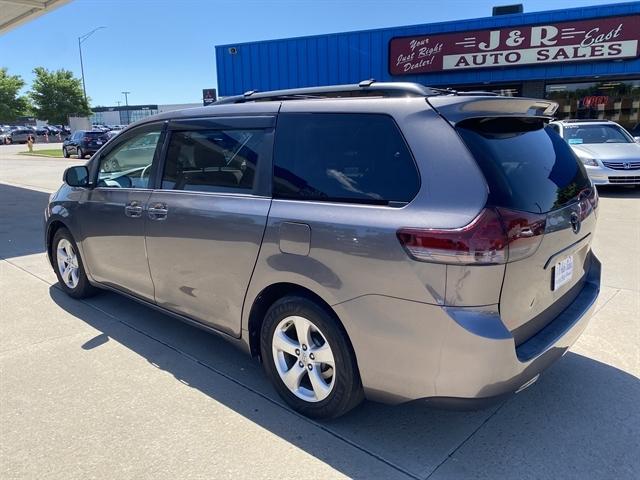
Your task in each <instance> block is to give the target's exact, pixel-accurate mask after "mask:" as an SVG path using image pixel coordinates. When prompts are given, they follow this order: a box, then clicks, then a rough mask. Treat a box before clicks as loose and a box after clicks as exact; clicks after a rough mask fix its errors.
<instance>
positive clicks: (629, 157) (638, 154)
mask: <svg viewBox="0 0 640 480" xmlns="http://www.w3.org/2000/svg"><path fill="white" fill-rule="evenodd" d="M550 126H551V128H553V129H555V130H556V131H557V132H558V133H559V134H560V136H561V137H562V138H564V139H565V140H566V141H567V143H568V144H569V145H570V146H571V149H572V150H573V151H574V153H575V154H576V155H577V156H578V158H579V159H580V160H581V161H582V163H583V164H584V165H585V167H586V170H587V173H588V174H589V177H590V178H591V180H592V181H593V183H594V184H595V185H640V144H639V143H637V142H636V141H635V139H634V138H633V137H632V136H631V135H630V134H629V132H627V131H626V130H625V129H624V128H622V127H621V126H620V125H618V124H617V123H615V122H612V121H610V120H560V121H556V122H552V123H551V124H550Z"/></svg>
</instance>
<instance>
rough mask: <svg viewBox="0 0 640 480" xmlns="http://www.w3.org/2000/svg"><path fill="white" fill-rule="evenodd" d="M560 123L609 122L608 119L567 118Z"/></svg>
mask: <svg viewBox="0 0 640 480" xmlns="http://www.w3.org/2000/svg"><path fill="white" fill-rule="evenodd" d="M560 121H561V122H564V123H588V122H598V123H606V122H611V120H609V119H608V118H567V119H566V120H560Z"/></svg>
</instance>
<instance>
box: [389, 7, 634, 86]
mask: <svg viewBox="0 0 640 480" xmlns="http://www.w3.org/2000/svg"><path fill="white" fill-rule="evenodd" d="M638 43H640V15H632V16H626V17H609V18H599V19H595V20H584V21H578V22H563V23H553V24H547V25H535V26H518V27H506V28H500V29H494V30H478V31H467V32H458V33H445V34H436V35H422V36H414V37H399V38H393V39H391V43H390V45H389V71H390V73H391V74H392V75H414V74H418V73H430V72H441V71H455V70H467V69H473V68H491V67H512V66H519V65H532V64H535V65H541V64H548V63H565V62H579V61H586V60H590V61H596V60H613V59H621V58H633V57H637V56H638Z"/></svg>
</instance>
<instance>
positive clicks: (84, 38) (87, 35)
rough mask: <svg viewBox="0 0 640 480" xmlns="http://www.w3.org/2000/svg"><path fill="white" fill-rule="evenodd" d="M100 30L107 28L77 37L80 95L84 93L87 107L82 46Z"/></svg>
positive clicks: (98, 28)
mask: <svg viewBox="0 0 640 480" xmlns="http://www.w3.org/2000/svg"><path fill="white" fill-rule="evenodd" d="M101 28H107V27H97V28H94V29H93V30H91V31H90V32H89V33H85V34H84V35H80V36H79V37H78V51H79V52H80V72H81V73H82V93H84V103H86V104H87V105H89V103H88V101H87V87H86V85H85V83H84V63H83V61H82V44H83V42H84V41H85V40H86V39H87V38H89V37H90V36H91V35H93V34H94V33H95V32H97V31H98V30H100V29H101Z"/></svg>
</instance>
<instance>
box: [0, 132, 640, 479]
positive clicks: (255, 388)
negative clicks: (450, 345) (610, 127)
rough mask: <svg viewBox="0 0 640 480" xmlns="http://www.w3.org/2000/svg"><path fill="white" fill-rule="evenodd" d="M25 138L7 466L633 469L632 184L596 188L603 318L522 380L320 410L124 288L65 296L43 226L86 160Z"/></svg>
mask: <svg viewBox="0 0 640 480" xmlns="http://www.w3.org/2000/svg"><path fill="white" fill-rule="evenodd" d="M54 145H55V144H48V145H46V148H54ZM24 149H25V148H24V146H5V147H3V146H0V478H3V479H14V478H20V479H25V478H41V479H45V478H46V479H48V478H56V479H58V478H59V479H71V478H83V479H84V478H153V479H160V478H167V479H174V478H252V479H254V478H276V477H277V478H283V479H288V478H297V479H300V478H304V479H309V478H314V479H320V478H323V479H324V478H343V477H351V478H381V479H382V478H384V479H392V478H405V479H407V478H413V479H427V478H429V479H445V478H455V479H457V478H478V479H479V478H486V479H496V478H518V479H528V478H531V479H540V478H564V479H569V478H576V479H585V478H594V479H602V478H616V479H626V478H628V479H637V478H638V475H639V474H638V472H640V407H639V405H640V380H639V377H640V189H624V188H623V189H602V190H600V195H601V201H600V211H599V220H598V221H599V224H598V232H597V234H596V238H595V243H594V249H595V251H596V254H597V255H598V256H599V258H600V260H601V261H602V263H603V288H602V291H601V295H600V298H599V301H598V306H597V311H596V314H595V316H594V317H593V319H592V321H591V323H590V325H589V327H588V329H587V330H586V332H585V333H584V335H583V336H582V337H581V338H580V340H579V341H578V343H577V344H576V345H575V346H574V347H573V348H572V349H571V351H570V352H569V353H568V354H567V355H566V356H565V357H564V358H563V359H562V360H561V361H559V362H558V363H557V364H556V365H555V366H554V367H553V368H551V369H550V370H549V371H547V372H546V373H545V374H544V375H542V377H541V378H540V380H539V381H538V382H537V383H536V384H534V385H533V386H532V387H530V388H528V389H527V390H525V391H523V392H522V393H520V394H518V395H516V396H514V397H511V398H509V399H508V400H506V401H504V402H502V403H499V404H497V405H495V406H493V407H491V408H489V409H486V410H480V411H474V412H453V411H443V410H436V409H432V408H428V407H426V406H425V405H424V404H422V403H419V402H417V403H412V404H407V405H401V406H396V407H390V406H385V405H379V404H375V403H371V402H366V403H365V404H363V405H362V406H361V408H359V409H357V410H355V411H353V412H351V413H350V414H348V415H347V416H345V417H343V418H340V419H338V420H335V421H331V422H316V421H311V420H308V419H306V418H304V417H301V416H299V415H297V414H296V413H294V412H292V411H290V410H289V409H288V408H287V407H285V406H284V405H283V403H282V402H281V401H280V400H279V398H278V397H277V395H276V393H275V391H274V390H273V389H272V388H271V386H270V385H269V384H268V382H267V380H266V378H265V377H264V376H263V374H262V370H261V367H260V365H259V364H258V363H257V362H255V361H252V360H250V359H249V358H248V357H246V356H245V355H244V354H243V353H241V352H239V351H237V350H235V349H234V348H233V347H232V346H230V345H229V344H227V343H226V342H224V341H223V340H221V339H219V338H217V337H216V336H213V335H209V334H206V333H203V332H201V331H200V330H197V329H195V328H193V327H190V326H187V325H184V324H182V323H180V322H178V321H176V320H174V319H172V318H170V317H167V316H165V315H162V314H160V313H158V312H156V311H154V310H151V309H149V308H146V307H143V306H141V305H139V304H137V303H134V302H132V301H130V300H128V299H125V298H123V297H121V296H118V295H116V294H112V293H106V292H105V293H102V294H100V295H98V296H97V297H94V298H92V299H90V300H87V301H76V300H72V299H70V298H68V297H66V296H65V295H64V294H63V293H62V292H61V291H60V290H59V289H58V288H57V286H56V278H55V276H54V274H53V271H52V270H51V268H50V265H48V263H47V260H46V256H45V253H44V252H43V244H42V225H41V223H42V212H43V209H44V207H45V205H46V202H47V199H48V193H49V192H52V191H53V190H54V189H55V188H57V186H58V185H59V184H60V182H61V180H60V179H61V175H62V172H63V170H64V168H65V167H66V166H68V165H73V164H76V163H77V162H78V160H76V159H71V160H70V161H69V160H63V159H48V158H36V157H20V156H18V155H15V153H16V152H17V151H21V150H24Z"/></svg>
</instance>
